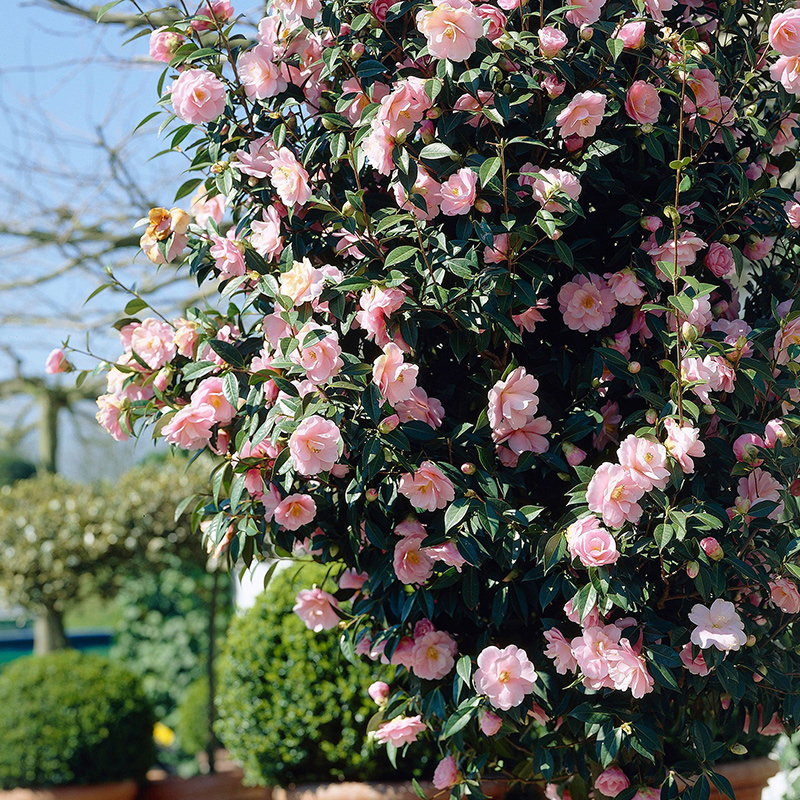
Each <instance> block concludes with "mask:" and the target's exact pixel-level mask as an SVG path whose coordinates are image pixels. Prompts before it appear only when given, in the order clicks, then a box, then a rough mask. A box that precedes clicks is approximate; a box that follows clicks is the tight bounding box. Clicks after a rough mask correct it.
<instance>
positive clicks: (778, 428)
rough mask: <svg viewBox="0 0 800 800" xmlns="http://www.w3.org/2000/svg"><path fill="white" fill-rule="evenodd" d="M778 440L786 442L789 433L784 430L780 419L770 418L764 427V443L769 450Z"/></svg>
mask: <svg viewBox="0 0 800 800" xmlns="http://www.w3.org/2000/svg"><path fill="white" fill-rule="evenodd" d="M778 442H781V443H782V444H787V443H788V442H789V434H788V433H787V432H786V428H784V427H783V422H782V420H779V419H771V420H770V421H769V422H768V423H767V424H766V426H765V428H764V443H765V445H766V446H767V447H768V448H770V450H771V449H772V448H774V447H775V445H776V444H777V443H778Z"/></svg>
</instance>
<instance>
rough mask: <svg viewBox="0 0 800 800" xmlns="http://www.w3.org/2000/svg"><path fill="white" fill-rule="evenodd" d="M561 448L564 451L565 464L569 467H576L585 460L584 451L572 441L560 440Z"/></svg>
mask: <svg viewBox="0 0 800 800" xmlns="http://www.w3.org/2000/svg"><path fill="white" fill-rule="evenodd" d="M561 449H562V450H563V451H564V458H566V459H567V464H569V465H570V466H571V467H577V466H578V465H579V464H582V463H583V462H584V461H585V460H586V451H585V450H581V448H580V447H578V446H577V445H574V444H572V442H562V444H561Z"/></svg>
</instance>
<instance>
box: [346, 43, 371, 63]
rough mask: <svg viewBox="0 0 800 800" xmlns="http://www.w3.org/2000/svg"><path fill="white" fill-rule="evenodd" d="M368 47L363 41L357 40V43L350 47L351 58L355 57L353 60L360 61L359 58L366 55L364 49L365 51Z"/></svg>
mask: <svg viewBox="0 0 800 800" xmlns="http://www.w3.org/2000/svg"><path fill="white" fill-rule="evenodd" d="M366 49H367V48H366V47H364V43H363V42H356V43H355V44H354V45H353V46H352V47H351V48H350V58H352V59H353V61H358V59H359V58H361V56H363V55H364V51H365V50H366Z"/></svg>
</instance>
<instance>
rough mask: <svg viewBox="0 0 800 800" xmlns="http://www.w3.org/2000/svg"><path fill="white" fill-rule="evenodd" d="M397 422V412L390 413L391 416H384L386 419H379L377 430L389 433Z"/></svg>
mask: <svg viewBox="0 0 800 800" xmlns="http://www.w3.org/2000/svg"><path fill="white" fill-rule="evenodd" d="M399 424H400V417H398V416H397V414H392V416H391V417H386V419H383V420H381V423H380V425H378V430H379V431H380V432H381V433H391V432H392V431H393V430H394V429H395V428H396V427H397V426H398V425H399Z"/></svg>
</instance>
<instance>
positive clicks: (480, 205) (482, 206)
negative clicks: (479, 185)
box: [475, 197, 492, 214]
mask: <svg viewBox="0 0 800 800" xmlns="http://www.w3.org/2000/svg"><path fill="white" fill-rule="evenodd" d="M475 208H476V209H477V210H478V211H480V212H481V214H488V213H489V212H490V211H491V210H492V207H491V205H489V201H488V200H484V199H483V198H482V197H481V198H479V199H478V200H476V201H475Z"/></svg>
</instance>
